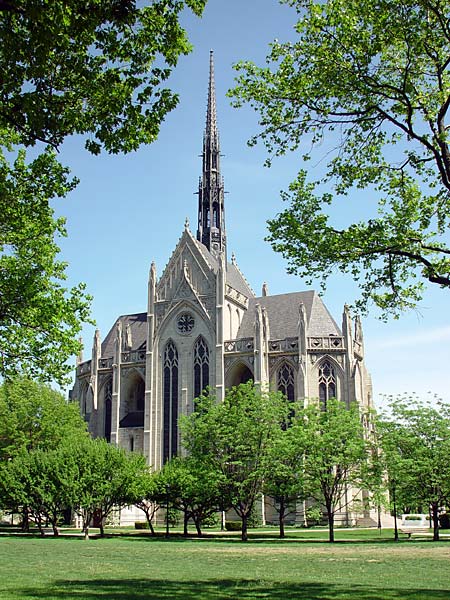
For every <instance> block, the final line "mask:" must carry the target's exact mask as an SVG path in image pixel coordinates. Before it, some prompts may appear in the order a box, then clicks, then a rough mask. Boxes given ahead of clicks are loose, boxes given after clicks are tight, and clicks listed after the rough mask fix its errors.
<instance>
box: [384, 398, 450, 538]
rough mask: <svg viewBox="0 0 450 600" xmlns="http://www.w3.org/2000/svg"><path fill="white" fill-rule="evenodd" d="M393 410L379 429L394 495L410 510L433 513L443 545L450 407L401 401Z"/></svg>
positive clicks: (449, 488) (393, 402) (449, 492)
mask: <svg viewBox="0 0 450 600" xmlns="http://www.w3.org/2000/svg"><path fill="white" fill-rule="evenodd" d="M388 411H389V412H388V413H386V414H384V415H382V416H381V418H380V419H379V423H378V427H377V428H378V431H379V435H380V440H381V446H382V449H383V454H384V458H385V464H386V469H387V475H388V479H389V483H390V490H391V493H392V492H394V493H395V494H396V496H397V504H398V505H403V507H404V508H406V509H411V508H412V509H413V510H414V509H415V510H417V509H418V508H419V509H420V508H422V510H423V509H424V508H425V509H426V510H428V509H429V510H430V512H431V517H432V520H433V539H434V540H438V539H439V511H440V509H441V507H443V506H444V505H446V504H447V503H448V502H449V501H450V465H449V460H448V457H449V455H450V407H449V406H448V405H447V404H444V403H443V402H437V403H436V405H435V406H432V405H431V404H430V403H426V402H423V401H421V400H419V399H418V398H416V397H413V398H406V397H397V398H391V399H390V402H389V405H388Z"/></svg>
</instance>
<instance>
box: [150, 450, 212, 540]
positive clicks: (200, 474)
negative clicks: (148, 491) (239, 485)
mask: <svg viewBox="0 0 450 600" xmlns="http://www.w3.org/2000/svg"><path fill="white" fill-rule="evenodd" d="M157 479H158V485H159V488H160V489H164V490H165V493H166V496H167V498H168V499H169V502H170V505H171V507H172V508H175V509H177V510H179V511H180V512H182V513H183V514H184V534H185V535H187V534H188V521H189V519H193V521H194V523H195V526H196V529H197V533H198V535H201V533H202V532H201V527H202V524H203V522H204V521H205V520H207V519H209V518H210V517H211V516H212V515H213V514H214V513H215V512H216V511H217V510H218V507H219V506H220V503H221V497H222V489H223V484H224V478H223V476H222V475H221V473H220V472H219V471H218V470H216V469H213V468H211V466H210V465H209V463H208V461H204V460H198V459H197V458H195V457H192V456H188V457H174V458H172V460H170V461H169V462H167V463H166V464H165V465H164V467H163V468H162V470H161V471H160V473H159V474H158V476H157ZM160 503H161V501H160Z"/></svg>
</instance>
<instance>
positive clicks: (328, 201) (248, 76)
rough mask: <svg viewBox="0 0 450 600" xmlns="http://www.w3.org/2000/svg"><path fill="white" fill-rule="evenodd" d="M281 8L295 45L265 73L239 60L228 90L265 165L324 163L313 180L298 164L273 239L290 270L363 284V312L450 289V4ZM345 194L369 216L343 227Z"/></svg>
mask: <svg viewBox="0 0 450 600" xmlns="http://www.w3.org/2000/svg"><path fill="white" fill-rule="evenodd" d="M281 2H282V3H285V4H289V5H290V6H292V7H294V8H295V9H296V10H297V13H298V21H297V23H296V24H295V34H294V35H295V40H294V41H293V42H288V43H281V42H274V43H273V44H272V45H271V51H270V54H269V56H268V57H267V63H268V66H266V67H264V68H259V67H257V66H255V65H254V64H252V63H250V62H243V63H240V64H238V65H237V69H238V70H239V71H241V74H240V76H239V78H238V84H237V87H236V88H235V89H234V90H232V91H231V92H230V94H231V95H232V96H233V97H234V103H235V105H236V106H240V105H242V104H243V103H249V104H250V105H251V106H253V107H254V109H255V110H256V111H257V112H258V114H259V117H260V126H261V131H260V133H259V134H257V135H256V136H255V137H254V138H253V139H252V140H251V143H256V142H257V141H258V140H259V139H261V140H262V141H263V142H264V144H265V145H266V147H267V149H268V152H269V159H268V161H267V162H268V164H270V162H271V160H272V157H273V156H279V155H282V154H285V153H286V152H288V151H298V152H299V153H300V155H301V159H302V161H303V163H306V162H307V161H309V160H311V159H314V160H315V163H316V161H318V162H319V163H320V164H321V167H320V170H319V169H318V171H319V176H318V178H316V179H315V180H308V177H307V173H306V170H305V167H302V168H301V169H300V171H299V175H298V177H297V179H296V180H295V181H294V182H293V183H292V184H291V185H290V188H289V192H285V193H283V198H284V200H286V201H287V202H289V203H290V205H289V207H288V208H287V209H285V210H284V211H283V212H281V213H280V214H279V215H277V216H276V217H275V218H274V219H272V220H271V221H269V236H268V240H269V241H270V242H271V244H272V246H273V248H274V249H275V250H276V251H278V252H280V253H281V254H282V255H283V256H284V257H285V258H286V259H287V261H288V271H289V272H291V273H296V274H299V275H301V276H304V277H306V278H307V280H309V281H311V280H312V279H315V278H316V277H317V276H318V274H319V277H321V283H322V287H324V286H325V282H326V280H327V278H328V276H329V275H330V274H331V273H332V272H333V271H335V270H336V268H338V269H339V270H340V271H342V272H343V273H348V274H350V275H351V276H352V277H353V278H354V279H355V281H357V282H358V284H359V287H360V290H361V297H360V299H359V300H358V301H357V303H356V304H357V306H358V308H359V309H360V310H363V311H366V310H367V308H368V306H369V305H370V304H371V303H375V304H376V305H377V306H378V307H379V309H381V314H382V316H384V317H386V316H387V315H389V314H393V315H394V316H398V314H399V313H400V311H402V310H404V309H407V308H410V307H413V306H415V305H416V304H417V302H419V300H420V299H421V297H422V293H423V289H424V284H425V282H431V283H433V284H437V285H438V286H441V287H442V288H445V289H449V288H450V248H449V243H448V242H449V227H450V217H449V215H450V195H449V191H450V152H449V144H448V119H449V114H448V111H449V105H450V77H449V64H450V27H449V22H450V12H449V11H450V6H449V4H448V2H446V1H445V0H382V1H381V2H380V1H379V0H362V1H361V0H332V1H331V0H329V1H325V2H323V1H312V0H281ZM350 191H353V192H355V193H356V194H358V196H357V197H358V203H359V204H364V205H365V206H364V212H365V213H366V212H367V213H368V214H370V216H369V217H368V218H364V220H357V219H355V220H354V221H352V218H351V216H350V217H349V219H347V221H348V222H347V223H345V224H344V226H342V222H341V221H342V213H343V211H342V209H341V207H342V206H343V202H344V201H345V196H347V195H348V194H349V192H350ZM358 210H359V207H357V211H358ZM347 211H348V212H350V213H351V212H352V211H351V209H347ZM333 213H334V214H335V215H337V216H338V219H339V220H338V219H334V218H332V216H331V215H332V214H333Z"/></svg>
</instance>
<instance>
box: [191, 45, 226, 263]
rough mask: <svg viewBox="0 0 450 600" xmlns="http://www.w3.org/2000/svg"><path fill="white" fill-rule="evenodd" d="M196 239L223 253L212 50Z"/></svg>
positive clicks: (222, 217)
mask: <svg viewBox="0 0 450 600" xmlns="http://www.w3.org/2000/svg"><path fill="white" fill-rule="evenodd" d="M197 239H198V240H199V241H200V242H202V244H204V245H205V246H206V247H207V248H208V250H209V251H210V252H212V253H213V254H216V255H218V254H219V253H220V252H225V250H226V236H225V208H224V188H223V179H222V176H221V174H220V144H219V133H218V130H217V116H216V89H215V83H214V57H213V51H212V50H211V52H210V55H209V85H208V106H207V110H206V127H205V133H204V135H203V153H202V176H201V178H200V182H199V187H198V229H197Z"/></svg>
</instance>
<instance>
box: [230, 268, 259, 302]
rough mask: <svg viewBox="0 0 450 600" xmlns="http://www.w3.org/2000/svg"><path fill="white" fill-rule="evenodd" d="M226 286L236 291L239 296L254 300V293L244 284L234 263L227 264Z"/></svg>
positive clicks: (243, 279)
mask: <svg viewBox="0 0 450 600" xmlns="http://www.w3.org/2000/svg"><path fill="white" fill-rule="evenodd" d="M226 282H227V284H228V285H230V286H231V287H232V288H234V289H235V290H237V291H238V292H239V293H240V294H243V295H244V296H246V298H254V296H255V293H254V291H253V290H252V289H251V287H250V286H249V285H248V283H247V282H246V280H245V278H244V276H243V275H242V273H241V271H240V270H239V267H238V266H237V265H235V264H234V263H227V281H226Z"/></svg>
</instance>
